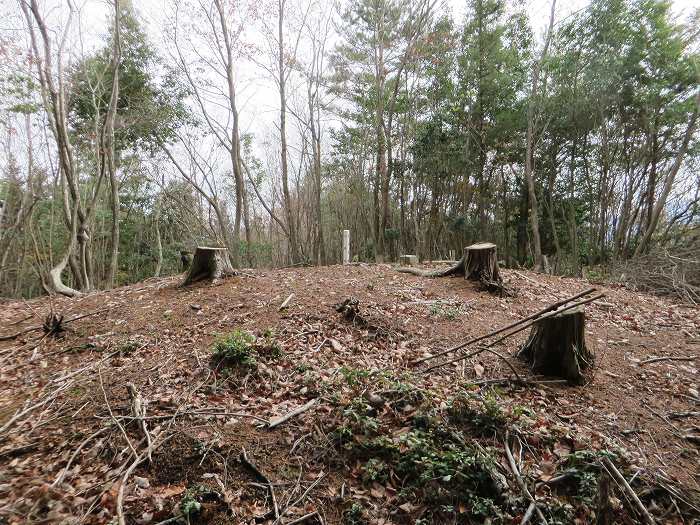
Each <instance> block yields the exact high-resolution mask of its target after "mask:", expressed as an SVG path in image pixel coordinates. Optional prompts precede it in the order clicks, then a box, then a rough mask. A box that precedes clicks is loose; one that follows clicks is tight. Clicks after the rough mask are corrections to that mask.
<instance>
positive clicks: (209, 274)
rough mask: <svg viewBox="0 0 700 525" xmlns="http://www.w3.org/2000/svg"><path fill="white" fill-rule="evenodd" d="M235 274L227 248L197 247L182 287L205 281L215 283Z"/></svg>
mask: <svg viewBox="0 0 700 525" xmlns="http://www.w3.org/2000/svg"><path fill="white" fill-rule="evenodd" d="M235 273H236V272H234V270H233V268H232V267H231V263H230V262H229V260H228V255H227V253H226V248H217V247H210V246H197V249H196V250H195V252H194V257H193V258H192V264H191V265H190V269H189V271H188V272H187V275H186V276H185V280H184V281H183V282H182V284H181V285H180V286H187V285H188V284H192V283H194V282H197V281H201V280H205V279H206V280H209V281H213V280H215V279H219V278H220V277H224V276H226V275H235Z"/></svg>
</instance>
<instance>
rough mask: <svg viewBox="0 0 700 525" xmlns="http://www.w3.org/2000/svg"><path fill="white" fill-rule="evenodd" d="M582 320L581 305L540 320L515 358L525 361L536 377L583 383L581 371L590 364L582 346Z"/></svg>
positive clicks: (589, 356)
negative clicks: (538, 375) (558, 378)
mask: <svg viewBox="0 0 700 525" xmlns="http://www.w3.org/2000/svg"><path fill="white" fill-rule="evenodd" d="M585 326H586V318H585V314H584V310H583V307H582V306H579V307H578V308H573V309H571V310H566V311H564V312H561V313H559V314H556V315H553V316H551V317H545V318H544V319H540V320H539V321H537V322H535V324H533V325H532V329H531V331H530V336H529V337H528V339H527V341H526V342H525V344H524V345H523V346H522V347H521V348H520V352H519V353H518V357H520V358H522V359H524V360H526V361H527V362H528V363H529V364H530V367H531V369H532V371H533V372H534V373H536V374H543V375H547V376H555V377H561V378H562V379H566V380H568V381H570V382H572V383H582V382H583V379H584V377H583V371H584V370H586V369H587V368H589V367H590V366H592V365H593V360H594V357H593V354H592V352H591V351H590V350H589V349H588V347H587V346H586V334H585Z"/></svg>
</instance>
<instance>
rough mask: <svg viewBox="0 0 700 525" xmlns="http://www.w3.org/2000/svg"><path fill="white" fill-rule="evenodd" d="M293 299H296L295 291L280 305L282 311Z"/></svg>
mask: <svg viewBox="0 0 700 525" xmlns="http://www.w3.org/2000/svg"><path fill="white" fill-rule="evenodd" d="M292 299H294V294H293V293H290V294H289V297H287V298H286V299H285V300H284V302H283V303H282V304H281V305H280V307H279V311H280V312H281V311H282V310H284V309H285V308H287V306H289V303H291V302H292Z"/></svg>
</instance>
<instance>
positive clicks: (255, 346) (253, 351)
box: [212, 329, 284, 369]
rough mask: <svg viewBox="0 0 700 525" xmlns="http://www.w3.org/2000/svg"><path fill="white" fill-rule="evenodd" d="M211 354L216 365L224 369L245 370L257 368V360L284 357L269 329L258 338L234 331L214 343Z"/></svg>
mask: <svg viewBox="0 0 700 525" xmlns="http://www.w3.org/2000/svg"><path fill="white" fill-rule="evenodd" d="M212 353H213V357H214V360H215V361H216V362H217V364H221V365H223V367H224V368H232V367H237V368H245V369H255V368H257V366H258V359H261V358H263V359H266V360H275V359H280V358H282V357H283V356H284V353H283V351H282V347H281V346H280V344H279V343H278V342H277V341H276V339H275V333H274V332H273V331H272V330H270V329H268V330H265V332H263V335H262V336H260V337H256V336H255V335H253V334H252V333H250V332H246V331H245V330H234V331H233V332H231V333H229V334H226V335H223V336H220V337H219V338H218V339H216V341H214V344H213V345H212Z"/></svg>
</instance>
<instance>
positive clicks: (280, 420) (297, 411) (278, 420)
mask: <svg viewBox="0 0 700 525" xmlns="http://www.w3.org/2000/svg"><path fill="white" fill-rule="evenodd" d="M317 401H318V399H317V398H314V399H312V400H311V401H309V402H308V403H306V404H305V405H302V406H300V407H299V408H297V409H294V410H292V411H291V412H289V413H287V414H285V415H284V416H280V417H278V418H276V419H271V420H270V422H269V423H268V424H267V428H269V429H272V428H275V427H277V426H279V425H281V424H282V423H284V422H285V421H287V420H289V419H292V418H293V417H295V416H298V415H299V414H303V413H304V412H306V411H307V410H309V409H310V408H311V407H313V406H314V405H315V404H316V402H317Z"/></svg>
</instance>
